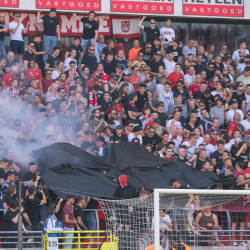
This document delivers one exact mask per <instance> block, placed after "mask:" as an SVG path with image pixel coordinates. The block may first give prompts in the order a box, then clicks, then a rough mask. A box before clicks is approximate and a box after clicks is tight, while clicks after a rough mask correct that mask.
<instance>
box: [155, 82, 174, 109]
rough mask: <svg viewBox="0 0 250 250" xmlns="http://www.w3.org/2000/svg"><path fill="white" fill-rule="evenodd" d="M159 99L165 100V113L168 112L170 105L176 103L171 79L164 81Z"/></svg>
mask: <svg viewBox="0 0 250 250" xmlns="http://www.w3.org/2000/svg"><path fill="white" fill-rule="evenodd" d="M158 85H159V84H158ZM158 101H161V102H164V110H163V112H164V113H167V112H168V108H169V106H171V105H172V104H174V97H173V92H172V91H171V83H170V82H169V81H166V82H165V83H164V89H163V90H161V91H160V92H159V95H158Z"/></svg>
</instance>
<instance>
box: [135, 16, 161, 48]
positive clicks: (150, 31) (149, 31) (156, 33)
mask: <svg viewBox="0 0 250 250" xmlns="http://www.w3.org/2000/svg"><path fill="white" fill-rule="evenodd" d="M146 18H147V16H143V17H142V20H141V21H140V23H139V25H138V26H139V27H140V28H141V29H142V30H143V31H144V32H145V33H146V43H151V44H153V42H154V38H155V37H160V30H159V29H158V28H156V27H155V19H154V18H150V20H149V24H150V27H144V26H143V25H142V22H143V21H144V20H145V19H146Z"/></svg>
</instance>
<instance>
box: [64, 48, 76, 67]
mask: <svg viewBox="0 0 250 250" xmlns="http://www.w3.org/2000/svg"><path fill="white" fill-rule="evenodd" d="M75 57H76V49H73V48H72V49H71V50H70V56H69V57H67V58H66V59H65V61H64V70H65V71H68V70H70V66H69V63H70V62H71V61H74V62H75V63H76V67H77V61H76V59H75ZM76 67H75V70H76Z"/></svg>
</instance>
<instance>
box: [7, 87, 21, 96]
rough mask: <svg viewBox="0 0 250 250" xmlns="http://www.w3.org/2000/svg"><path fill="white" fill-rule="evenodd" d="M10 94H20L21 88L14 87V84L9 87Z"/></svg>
mask: <svg viewBox="0 0 250 250" xmlns="http://www.w3.org/2000/svg"><path fill="white" fill-rule="evenodd" d="M9 95H10V96H19V90H18V89H14V88H12V86H10V87H9Z"/></svg>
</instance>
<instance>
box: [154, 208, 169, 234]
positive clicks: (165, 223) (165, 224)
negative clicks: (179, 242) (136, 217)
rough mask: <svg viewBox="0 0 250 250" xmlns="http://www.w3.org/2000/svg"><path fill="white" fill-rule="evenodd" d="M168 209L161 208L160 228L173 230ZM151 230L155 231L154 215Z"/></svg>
mask: <svg viewBox="0 0 250 250" xmlns="http://www.w3.org/2000/svg"><path fill="white" fill-rule="evenodd" d="M166 212H167V211H166V209H160V210H159V214H160V221H159V225H160V230H167V231H169V232H172V231H173V230H172V222H171V219H170V217H169V215H168V214H166ZM151 231H154V217H153V219H152V225H151Z"/></svg>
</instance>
